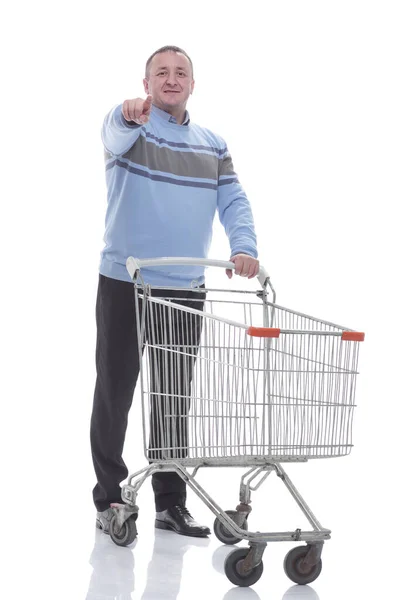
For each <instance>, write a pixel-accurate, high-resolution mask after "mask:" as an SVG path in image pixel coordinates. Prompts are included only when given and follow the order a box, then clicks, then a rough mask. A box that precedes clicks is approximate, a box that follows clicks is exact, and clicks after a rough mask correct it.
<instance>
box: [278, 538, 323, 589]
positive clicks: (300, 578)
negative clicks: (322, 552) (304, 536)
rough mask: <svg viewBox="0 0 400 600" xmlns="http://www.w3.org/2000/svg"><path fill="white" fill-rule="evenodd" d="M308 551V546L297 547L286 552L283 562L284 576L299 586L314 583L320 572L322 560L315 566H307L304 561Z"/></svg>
mask: <svg viewBox="0 0 400 600" xmlns="http://www.w3.org/2000/svg"><path fill="white" fill-rule="evenodd" d="M308 551H309V547H308V546H297V547H296V548H293V549H292V550H290V552H288V553H287V554H286V556H285V560H284V562H283V568H284V570H285V573H286V575H287V576H288V577H289V579H291V580H292V581H294V583H298V584H299V585H306V584H307V583H311V582H312V581H315V580H316V579H317V577H318V576H319V574H320V573H321V570H322V560H321V559H319V560H318V562H317V564H315V565H307V563H306V562H305V561H304V559H305V558H306V556H307V554H308Z"/></svg>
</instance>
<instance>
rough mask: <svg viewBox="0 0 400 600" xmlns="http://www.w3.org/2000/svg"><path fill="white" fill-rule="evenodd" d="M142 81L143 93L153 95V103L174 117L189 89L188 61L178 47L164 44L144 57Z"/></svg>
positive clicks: (181, 111) (180, 111)
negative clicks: (144, 71)
mask: <svg viewBox="0 0 400 600" xmlns="http://www.w3.org/2000/svg"><path fill="white" fill-rule="evenodd" d="M143 84H144V89H145V92H146V94H151V95H152V96H153V102H154V104H155V106H158V107H159V108H161V109H162V110H165V111H166V112H169V113H170V114H172V115H174V116H175V117H178V116H180V115H182V114H184V111H185V108H186V103H187V101H188V99H189V96H190V94H191V93H192V92H193V88H194V80H193V64H192V61H191V60H190V58H189V56H188V55H187V54H186V52H185V51H184V50H182V49H181V48H178V47H177V46H164V47H163V48H160V49H159V50H157V51H156V52H154V53H153V54H152V55H151V56H150V58H149V59H148V61H147V63H146V77H145V79H144V80H143Z"/></svg>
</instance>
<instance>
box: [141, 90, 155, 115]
mask: <svg viewBox="0 0 400 600" xmlns="http://www.w3.org/2000/svg"><path fill="white" fill-rule="evenodd" d="M152 103H153V96H152V95H151V94H149V95H148V96H147V98H146V100H145V101H144V102H143V112H148V111H149V110H150V108H151V105H152Z"/></svg>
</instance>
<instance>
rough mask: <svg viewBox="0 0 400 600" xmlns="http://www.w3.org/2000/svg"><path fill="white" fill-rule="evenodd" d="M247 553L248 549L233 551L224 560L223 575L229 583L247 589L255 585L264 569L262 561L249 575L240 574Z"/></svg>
mask: <svg viewBox="0 0 400 600" xmlns="http://www.w3.org/2000/svg"><path fill="white" fill-rule="evenodd" d="M248 553H249V549H248V548H238V549H237V550H234V551H233V552H231V553H230V554H228V556H227V557H226V559H225V566H224V568H225V575H226V576H227V578H228V579H229V581H230V582H231V583H233V584H234V585H238V586H240V587H249V586H250V585H253V584H254V583H256V582H257V581H258V580H259V579H260V577H261V575H262V573H263V569H264V565H263V563H262V561H261V562H260V564H259V565H257V566H256V567H254V569H252V570H251V571H250V572H249V573H246V574H242V573H241V565H242V563H243V561H244V559H245V558H246V556H247V555H248Z"/></svg>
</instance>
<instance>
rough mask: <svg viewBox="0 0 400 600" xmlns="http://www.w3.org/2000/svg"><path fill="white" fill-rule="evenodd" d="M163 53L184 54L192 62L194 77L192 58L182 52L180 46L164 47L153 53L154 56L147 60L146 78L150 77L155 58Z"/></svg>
mask: <svg viewBox="0 0 400 600" xmlns="http://www.w3.org/2000/svg"><path fill="white" fill-rule="evenodd" d="M162 52H176V53H177V54H178V53H179V54H183V55H184V56H186V58H187V59H188V61H189V62H190V66H191V67H192V76H193V63H192V61H191V59H190V56H189V55H188V54H187V53H186V52H185V51H184V50H182V48H179V47H178V46H163V47H162V48H159V49H158V50H156V51H155V52H153V54H152V55H151V56H150V58H149V59H148V60H147V62H146V77H148V76H149V71H150V64H151V61H152V60H153V58H154V57H155V55H156V54H161V53H162Z"/></svg>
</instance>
